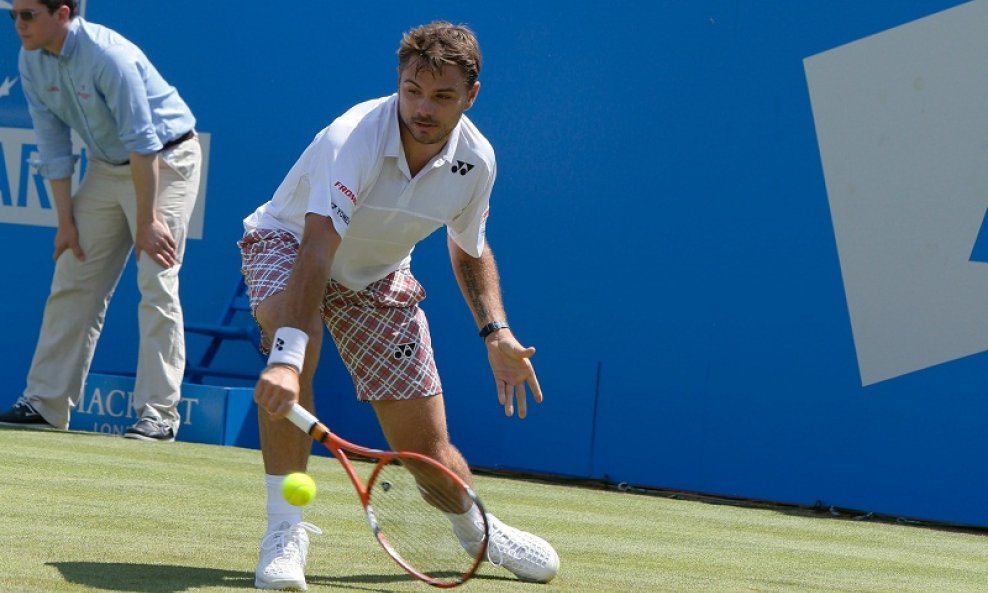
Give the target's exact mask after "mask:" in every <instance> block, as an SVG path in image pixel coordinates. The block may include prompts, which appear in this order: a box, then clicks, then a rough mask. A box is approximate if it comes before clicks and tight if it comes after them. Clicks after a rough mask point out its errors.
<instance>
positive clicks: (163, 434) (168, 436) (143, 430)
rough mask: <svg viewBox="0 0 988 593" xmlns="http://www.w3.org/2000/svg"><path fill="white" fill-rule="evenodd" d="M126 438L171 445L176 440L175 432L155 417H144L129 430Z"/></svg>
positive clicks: (125, 435) (125, 434)
mask: <svg viewBox="0 0 988 593" xmlns="http://www.w3.org/2000/svg"><path fill="white" fill-rule="evenodd" d="M124 438H128V439H140V440H142V441H160V442H162V443H170V442H172V441H174V440H175V431H174V430H172V427H171V426H168V425H167V424H165V423H164V422H162V421H161V420H159V419H157V418H155V417H154V416H144V417H143V418H141V419H140V420H138V421H137V423H136V424H134V425H133V426H131V427H130V428H128V429H127V432H126V433H124Z"/></svg>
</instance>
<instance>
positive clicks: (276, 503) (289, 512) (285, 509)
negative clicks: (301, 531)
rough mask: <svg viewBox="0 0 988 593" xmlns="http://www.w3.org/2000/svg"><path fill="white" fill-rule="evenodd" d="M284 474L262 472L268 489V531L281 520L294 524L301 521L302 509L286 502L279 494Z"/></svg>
mask: <svg viewBox="0 0 988 593" xmlns="http://www.w3.org/2000/svg"><path fill="white" fill-rule="evenodd" d="M284 479H285V476H274V475H271V474H264V484H265V486H267V490H268V531H273V530H274V529H275V528H276V527H278V526H279V525H280V524H281V522H282V521H288V523H289V524H291V525H294V524H296V523H299V522H301V521H302V509H301V508H300V507H296V506H292V505H290V504H288V501H287V500H285V497H284V496H283V495H282V494H281V481H282V480H284Z"/></svg>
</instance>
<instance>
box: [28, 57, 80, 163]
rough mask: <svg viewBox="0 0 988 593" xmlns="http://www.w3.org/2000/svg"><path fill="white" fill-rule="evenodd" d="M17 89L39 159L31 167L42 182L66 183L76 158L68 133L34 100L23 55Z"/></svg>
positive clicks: (46, 109)
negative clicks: (29, 123) (32, 129)
mask: <svg viewBox="0 0 988 593" xmlns="http://www.w3.org/2000/svg"><path fill="white" fill-rule="evenodd" d="M20 76H21V89H22V90H23V92H24V97H25V99H27V106H28V112H29V113H30V114H31V123H32V124H33V125H34V133H35V136H36V137H37V139H38V153H39V155H40V158H39V159H38V160H37V161H34V162H33V163H32V164H33V165H34V166H35V167H37V169H38V173H40V174H41V176H42V177H45V178H46V179H66V178H68V177H72V173H73V172H74V171H75V162H76V157H75V155H73V154H72V130H71V129H70V128H69V126H67V125H66V124H65V123H64V122H63V121H62V120H60V119H58V117H56V116H55V114H53V113H52V112H51V111H49V110H48V108H47V107H45V104H44V103H42V102H41V99H40V97H38V92H37V89H36V88H35V82H34V80H33V78H32V75H31V73H30V72H29V68H27V67H26V65H25V62H24V58H23V54H22V55H21V60H20Z"/></svg>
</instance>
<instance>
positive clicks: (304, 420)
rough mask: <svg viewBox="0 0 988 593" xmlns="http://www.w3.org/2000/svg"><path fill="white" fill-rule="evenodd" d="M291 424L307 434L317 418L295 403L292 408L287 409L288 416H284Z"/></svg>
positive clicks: (317, 420)
mask: <svg viewBox="0 0 988 593" xmlns="http://www.w3.org/2000/svg"><path fill="white" fill-rule="evenodd" d="M286 418H288V419H289V420H290V421H291V423H292V424H294V425H295V426H297V427H299V428H300V429H302V432H304V433H306V434H308V433H309V431H310V430H311V429H312V427H313V426H315V425H316V423H318V422H319V419H318V418H316V417H315V416H313V415H312V414H310V413H309V411H308V410H306V409H305V408H303V407H302V406H300V405H298V404H295V405H294V406H292V409H291V410H289V411H288V416H286Z"/></svg>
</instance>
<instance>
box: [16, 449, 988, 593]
mask: <svg viewBox="0 0 988 593" xmlns="http://www.w3.org/2000/svg"><path fill="white" fill-rule="evenodd" d="M310 473H311V474H312V476H313V477H314V478H315V479H316V481H317V483H318V484H319V495H318V496H317V497H316V499H315V501H314V502H313V503H312V504H311V505H310V506H309V507H307V510H306V520H308V521H311V522H313V523H315V524H316V525H319V526H320V527H322V529H323V531H324V535H322V536H315V537H313V544H312V548H311V551H310V555H309V566H308V570H307V574H308V578H309V590H310V591H313V592H316V593H318V592H320V591H336V590H344V591H375V592H377V591H380V592H387V591H427V590H431V588H429V587H427V586H426V585H423V584H421V583H418V582H416V581H413V580H411V579H410V578H408V577H406V576H405V575H404V573H402V572H401V571H400V570H399V569H398V568H397V567H396V566H395V565H394V564H393V563H392V562H391V560H390V559H389V558H388V557H387V556H385V555H384V554H383V552H381V551H380V550H379V548H378V547H377V544H376V542H374V540H373V538H372V537H371V535H370V533H369V531H368V530H367V528H366V524H365V523H364V520H363V515H362V514H361V512H360V510H359V507H358V505H357V503H356V499H355V498H354V496H353V494H352V491H351V486H350V484H349V482H347V480H346V478H345V476H344V474H343V472H342V470H341V469H340V468H339V466H338V464H337V463H336V462H335V461H333V460H332V459H327V458H316V459H313V462H312V463H311V465H310ZM476 482H477V484H476V485H477V490H478V492H479V493H480V494H481V496H482V497H483V498H484V500H485V502H486V503H487V505H488V507H490V509H491V510H492V511H493V512H494V513H495V514H497V515H498V516H499V517H501V518H502V519H504V520H506V521H507V522H508V523H510V524H514V525H517V526H520V527H523V528H524V529H527V530H531V531H534V532H536V533H538V534H539V535H542V536H544V537H546V538H547V539H548V540H549V541H551V542H552V543H553V544H554V545H555V547H556V548H557V550H558V551H559V554H560V557H561V559H562V567H561V571H560V574H559V576H558V577H557V578H556V580H554V581H553V582H552V583H550V584H549V585H535V584H527V583H521V582H518V581H516V580H514V579H513V578H511V577H510V575H508V574H507V573H506V572H504V571H502V570H500V569H497V568H495V567H491V566H489V565H485V566H484V567H483V568H482V569H481V571H480V573H479V574H478V576H477V577H476V578H475V579H474V580H472V581H471V582H470V583H468V584H467V585H465V586H464V587H462V590H464V591H474V592H477V593H480V592H485V591H492V592H493V591H497V592H501V591H519V592H529V593H533V592H537V591H546V592H548V591H566V592H570V591H588V592H590V591H593V592H600V591H615V592H618V591H620V592H624V593H626V592H638V593H645V592H690V593H695V592H750V591H758V592H780V593H782V592H784V593H791V592H816V591H819V592H835V591H860V592H864V591H868V592H889V593H910V592H917V593H918V592H924V593H925V592H937V593H947V592H949V593H962V592H966V591H970V592H975V591H978V592H980V591H985V590H988V536H986V535H985V534H983V533H980V532H962V531H957V530H953V531H951V530H936V529H928V528H920V527H912V526H903V525H895V524H889V523H882V522H874V521H849V520H842V519H834V518H827V517H820V516H812V515H810V514H808V513H801V512H795V510H794V509H784V508H780V509H766V508H743V507H741V506H732V505H724V504H711V503H706V502H697V501H687V500H675V499H672V498H666V497H659V496H644V495H639V494H629V493H621V492H614V491H606V490H598V489H590V488H581V487H575V486H560V485H552V484H544V483H540V482H531V481H521V480H512V479H508V478H500V477H491V476H479V477H478V478H477V480H476ZM263 517H264V492H263V480H262V478H261V462H260V453H259V452H258V451H254V450H248V449H237V448H231V447H216V446H209V445H196V444H190V443H175V444H171V445H166V444H157V443H142V442H135V441H129V440H125V439H122V438H119V437H107V436H101V435H94V434H88V433H66V432H40V431H30V430H0V568H2V570H0V591H2V592H4V593H20V592H32V593H34V592H44V593H48V592H77V591H135V592H142V593H179V592H186V591H188V592H196V591H208V592H226V591H244V590H251V589H252V587H253V574H254V573H253V571H254V563H255V561H256V556H257V548H258V541H259V537H260V535H261V533H262V530H263V527H264V518H263Z"/></svg>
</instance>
